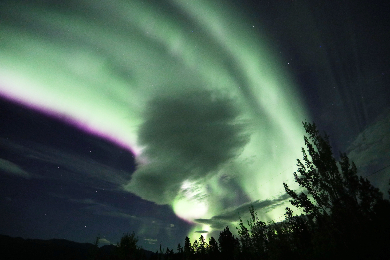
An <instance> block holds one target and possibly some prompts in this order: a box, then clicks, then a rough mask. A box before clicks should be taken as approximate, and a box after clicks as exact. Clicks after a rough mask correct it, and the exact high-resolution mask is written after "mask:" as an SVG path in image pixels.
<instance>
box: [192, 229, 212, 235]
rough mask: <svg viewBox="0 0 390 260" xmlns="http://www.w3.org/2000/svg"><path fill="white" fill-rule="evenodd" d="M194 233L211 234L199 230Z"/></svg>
mask: <svg viewBox="0 0 390 260" xmlns="http://www.w3.org/2000/svg"><path fill="white" fill-rule="evenodd" d="M194 233H200V234H207V233H209V232H208V231H207V230H198V231H195V232H194Z"/></svg>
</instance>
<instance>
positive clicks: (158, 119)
mask: <svg viewBox="0 0 390 260" xmlns="http://www.w3.org/2000/svg"><path fill="white" fill-rule="evenodd" d="M237 107H238V106H237V105H236V104H235V102H234V100H232V99H231V98H229V97H227V96H225V95H223V94H221V93H219V92H217V91H208V90H202V89H201V90H199V89H198V90H192V91H186V92H183V93H174V95H169V94H165V95H158V96H157V97H156V98H154V99H152V100H151V101H150V102H149V104H148V107H147V109H146V111H145V121H144V123H143V124H142V125H141V126H140V128H139V131H138V133H139V144H140V145H141V146H143V147H145V148H144V150H143V154H142V156H144V157H145V158H146V160H147V164H145V165H141V166H140V167H139V168H138V169H137V171H136V172H135V173H134V174H133V177H132V180H131V182H130V183H129V184H128V185H127V186H126V189H127V190H130V191H132V192H134V193H136V194H138V195H139V196H141V197H142V198H144V199H147V200H151V201H154V202H156V203H160V204H165V203H169V202H170V201H171V200H172V199H173V198H174V197H175V196H176V195H177V192H178V189H179V188H180V185H181V183H182V182H183V181H184V180H186V179H192V180H199V179H200V178H202V177H205V176H206V175H209V174H210V173H213V172H215V171H217V170H218V169H219V167H220V166H221V165H223V164H224V163H226V162H228V161H229V160H231V159H232V158H235V157H237V156H238V155H239V154H240V151H241V149H242V148H243V147H244V145H245V144H246V143H247V142H248V141H249V135H248V134H247V133H246V132H245V129H246V128H245V124H244V123H243V122H242V121H240V111H239V110H238V108H237Z"/></svg>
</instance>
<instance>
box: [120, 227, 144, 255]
mask: <svg viewBox="0 0 390 260" xmlns="http://www.w3.org/2000/svg"><path fill="white" fill-rule="evenodd" d="M137 243H138V238H137V237H136V236H135V233H134V232H133V233H131V234H129V233H126V234H123V236H122V238H121V241H120V243H118V245H117V255H118V257H119V259H141V258H142V256H141V255H142V254H141V252H140V248H139V247H138V246H137Z"/></svg>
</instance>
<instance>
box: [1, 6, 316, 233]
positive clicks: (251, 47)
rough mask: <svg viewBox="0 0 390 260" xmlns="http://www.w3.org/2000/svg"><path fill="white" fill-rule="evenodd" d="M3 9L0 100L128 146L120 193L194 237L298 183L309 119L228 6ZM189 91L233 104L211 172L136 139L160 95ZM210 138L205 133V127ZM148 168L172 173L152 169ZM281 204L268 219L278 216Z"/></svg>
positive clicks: (279, 68)
mask: <svg viewBox="0 0 390 260" xmlns="http://www.w3.org/2000/svg"><path fill="white" fill-rule="evenodd" d="M0 7H1V8H0V9H1V11H0V13H1V14H2V17H4V21H3V22H2V24H1V25H0V35H1V36H0V37H1V44H0V53H1V55H0V94H1V95H2V96H4V97H6V98H9V99H11V100H14V101H17V102H19V103H22V104H24V105H27V106H30V107H31V108H34V109H38V110H40V111H42V112H45V113H47V114H50V115H53V116H55V117H58V118H60V119H62V120H66V121H68V122H71V123H72V124H74V125H75V126H77V127H79V128H81V129H84V130H85V131H88V132H91V133H93V134H96V135H100V136H103V137H105V138H107V139H109V140H111V141H113V142H116V143H117V144H119V145H122V146H125V147H127V148H128V149H131V150H132V151H133V152H134V154H135V155H136V157H137V160H138V162H139V169H137V171H136V172H135V173H134V175H133V179H132V180H131V182H130V183H125V184H124V185H123V187H122V188H123V189H124V190H127V191H129V192H133V193H135V194H137V195H139V196H140V197H142V198H144V199H147V200H150V201H154V202H156V203H158V204H169V205H171V206H172V209H173V210H174V212H175V213H176V215H177V216H178V217H180V218H183V219H185V220H187V221H189V222H191V223H194V228H193V230H192V231H191V232H190V237H198V235H199V234H195V233H193V232H194V231H195V230H205V231H209V232H211V231H212V229H213V227H212V225H207V224H204V223H202V221H197V219H211V218H212V217H213V216H218V215H223V214H224V213H225V212H227V211H229V210H231V209H233V208H236V207H237V206H240V205H242V204H243V203H245V202H248V201H257V200H265V199H268V198H273V197H276V196H280V195H281V194H283V185H282V182H283V181H284V182H286V181H287V182H288V183H289V184H291V179H292V178H291V177H292V171H294V165H295V162H296V158H299V157H300V149H299V148H300V147H301V146H302V135H303V131H302V126H301V121H303V120H305V119H309V118H308V117H307V115H306V113H305V109H304V108H303V105H302V102H301V100H300V98H299V94H298V93H297V91H296V86H295V85H294V81H293V80H292V79H291V77H290V76H289V75H288V73H287V71H286V69H285V65H284V63H283V62H282V61H281V60H280V59H279V57H278V55H277V54H276V53H275V50H273V49H272V48H271V47H270V42H268V41H267V38H266V36H265V35H264V34H261V33H260V31H259V29H258V28H257V27H255V26H253V25H252V24H249V23H247V22H246V21H245V20H243V19H242V17H238V16H237V15H236V12H235V11H234V8H232V7H228V6H227V5H226V3H224V2H222V1H221V2H219V1H180V0H172V1H166V2H165V3H163V4H159V5H157V4H156V3H154V4H153V1H112V0H110V1H108V0H102V1H88V0H80V1H68V3H67V4H66V5H64V6H54V5H53V6H50V5H43V4H35V5H33V4H30V2H28V3H27V2H26V3H23V4H17V3H15V2H13V1H9V2H4V1H3V3H2V6H0ZM5 14H6V15H5ZM186 93H195V95H196V93H206V94H205V95H206V96H208V97H209V98H210V99H209V100H207V97H206V100H205V99H200V98H199V99H198V100H197V99H196V98H195V101H194V102H197V101H199V102H200V103H201V106H200V107H203V106H204V105H205V106H208V104H203V103H202V102H206V103H207V102H209V103H213V102H214V101H215V97H217V99H218V98H219V99H218V100H220V101H221V103H218V104H221V107H222V108H224V107H225V106H227V107H228V108H229V109H230V108H232V107H233V108H234V109H235V111H236V113H235V114H234V113H233V114H231V115H226V117H224V120H225V121H224V122H225V123H226V125H229V126H230V125H232V124H233V125H234V124H236V123H237V126H239V128H237V129H238V130H237V129H236V128H234V129H236V130H237V131H236V130H234V129H233V128H232V129H233V130H232V132H227V134H228V135H229V133H230V134H232V138H233V137H237V136H241V137H242V140H241V141H240V142H237V143H234V144H232V147H231V149H230V150H229V151H230V152H232V154H229V155H227V156H225V157H223V158H222V157H221V158H222V159H221V160H220V161H219V162H218V163H216V164H215V165H210V167H206V166H207V165H206V164H205V165H206V166H205V165H202V163H204V161H202V160H203V159H204V158H203V159H202V158H201V159H199V161H197V162H196V163H198V165H201V166H199V167H195V168H194V169H193V170H191V167H192V166H193V165H192V164H191V162H190V163H189V161H188V160H187V159H183V160H182V161H180V160H178V161H176V162H175V167H171V166H166V165H164V166H163V167H160V166H161V165H163V164H164V163H166V162H169V161H170V160H171V161H173V158H174V155H169V156H165V155H164V153H165V151H163V150H162V151H160V150H156V151H157V152H156V153H158V152H160V153H159V154H157V155H156V153H153V154H152V153H151V152H150V151H151V149H152V148H151V149H149V148H150V147H148V145H152V143H153V142H151V143H148V139H147V137H145V138H144V141H142V140H141V141H140V139H139V136H145V135H142V134H143V133H142V132H141V130H140V129H146V126H147V125H148V124H147V120H148V119H147V118H148V113H147V112H148V106H150V104H153V102H154V101H158V100H159V98H160V96H163V97H164V98H167V99H169V98H171V99H174V98H175V97H177V99H178V100H181V101H182V102H185V101H186V102H187V101H191V100H193V99H191V95H190V96H188V95H186ZM207 93H209V94H207ZM210 93H211V94H210ZM201 95H202V94H201ZM210 96H211V97H210ZM186 98H187V99H186ZM174 100H176V99H174ZM170 102H174V101H170ZM191 102H192V101H191ZM224 102H225V103H224ZM157 103H158V102H157ZM168 103H169V101H168ZM216 104H217V103H216ZM197 107H198V106H197V105H196V104H194V108H197ZM234 109H233V110H234ZM210 111H213V106H210ZM237 111H238V112H237ZM149 112H150V111H149ZM156 113H157V112H156ZM189 113H190V114H189V115H190V116H191V112H189ZM149 114H150V113H149ZM169 115H170V114H169V113H168V112H167V113H166V114H163V116H165V117H166V118H164V120H165V122H166V123H167V124H175V123H176V121H175V119H173V118H172V121H171V119H170V118H169ZM152 116H153V115H149V117H152ZM184 116H187V115H186V114H184ZM206 116H207V115H206ZM207 122H209V121H206V123H207ZM164 129H165V128H164ZM166 129H170V128H166ZM212 129H213V130H210V131H214V130H215V131H218V129H219V128H215V129H214V128H212ZM151 134H153V133H151ZM203 134H204V138H206V139H207V138H209V137H207V135H208V132H207V131H206V132H204V133H203ZM168 135H169V134H168ZM245 136H246V137H247V138H246V139H245ZM173 138H174V137H173ZM207 140H208V139H207ZM168 142H169V141H168ZM221 142H222V141H221ZM190 144H191V143H190ZM221 144H224V143H221ZM240 145H241V146H240ZM175 147H176V146H175ZM168 149H169V144H168ZM175 149H176V148H175ZM180 149H182V148H177V151H178V152H180V151H181V150H180ZM200 149H202V146H200ZM152 150H153V149H152ZM153 151H154V150H153ZM200 151H201V150H200ZM166 152H168V151H166ZM167 158H168V160H167ZM204 160H209V158H206V159H204ZM208 162H209V161H207V163H208ZM188 164H190V166H191V167H188ZM150 165H154V167H150ZM164 167H165V168H164ZM151 168H153V169H155V168H160V169H163V171H164V170H166V171H169V173H166V172H162V173H158V172H157V170H156V172H153V173H145V172H146V171H148V170H150V169H151ZM175 169H177V172H176V173H174V172H172V171H174V170H175ZM184 169H185V170H184ZM144 174H146V175H147V176H146V177H145V178H143V176H145V175H144ZM148 174H149V175H148ZM159 174H160V175H159ZM154 177H156V178H157V179H155V181H158V183H153V180H154V179H153V178H154ZM142 178H143V179H142ZM146 180H149V182H150V183H152V184H150V187H149V186H148V185H147V184H146V183H147V182H146ZM157 185H160V186H159V187H156V186H157ZM232 187H239V189H240V191H239V192H238V193H242V194H244V196H245V198H246V199H239V198H238V197H239V196H238V195H237V194H236V193H235V192H232ZM150 189H156V191H160V190H161V191H163V193H161V194H160V195H158V194H156V193H153V192H149V190H150ZM282 204H283V203H282V202H281V205H280V207H276V208H273V210H265V211H264V214H263V215H262V217H264V218H265V219H268V220H269V219H278V218H280V217H281V216H282V215H283V208H284V207H283V206H282Z"/></svg>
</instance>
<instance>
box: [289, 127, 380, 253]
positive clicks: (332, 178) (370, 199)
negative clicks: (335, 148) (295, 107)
mask: <svg viewBox="0 0 390 260" xmlns="http://www.w3.org/2000/svg"><path fill="white" fill-rule="evenodd" d="M303 126H304V128H305V131H306V133H307V135H308V136H304V141H305V146H306V149H304V148H302V153H303V161H301V160H299V159H298V164H297V166H298V171H297V172H294V178H295V181H296V182H297V183H298V184H299V185H300V186H301V187H302V188H304V190H303V191H302V192H300V193H299V194H298V193H297V192H295V191H293V190H291V189H290V188H289V187H288V185H287V184H286V183H283V185H284V188H285V190H286V192H287V193H288V194H289V195H290V196H291V197H292V199H291V200H290V202H291V204H292V205H293V206H296V207H297V208H299V209H301V210H302V211H303V212H304V213H305V215H306V217H307V218H308V221H307V223H314V224H313V225H312V228H311V234H312V242H313V253H314V258H317V257H318V258H332V257H339V258H340V257H345V258H351V257H352V256H359V257H366V258H371V259H372V256H373V255H372V252H371V250H367V248H366V247H365V246H364V244H365V243H366V242H365V241H366V237H367V235H368V234H372V231H369V230H368V229H367V227H368V226H370V225H371V224H370V223H372V221H373V220H374V219H375V216H376V208H377V206H378V205H385V202H384V200H383V195H382V194H381V192H380V191H379V189H377V188H375V187H374V186H372V185H371V184H370V182H369V181H368V180H367V179H365V178H363V177H361V176H360V177H359V176H357V168H356V166H355V164H354V163H353V162H352V163H350V161H349V158H348V157H347V155H346V154H343V153H340V159H339V161H338V162H337V161H336V159H335V158H334V156H333V152H332V147H331V145H330V142H329V137H328V136H327V135H326V134H325V135H324V136H321V135H320V133H319V131H318V130H317V128H316V125H315V124H310V123H307V122H304V123H303ZM287 214H290V213H289V209H288V212H287ZM292 220H293V218H291V217H290V222H291V221H292ZM290 224H294V225H301V226H302V227H304V225H303V223H298V222H296V221H295V222H294V221H292V222H291V223H290ZM302 227H300V228H297V227H293V231H294V232H293V233H294V234H295V235H297V234H298V233H299V232H306V231H305V229H302ZM300 230H302V231H300ZM298 231H299V232H298ZM305 236H306V235H305ZM300 237H301V238H302V237H303V236H300ZM295 238H296V237H295ZM297 245H298V244H297ZM352 252H354V253H352Z"/></svg>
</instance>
